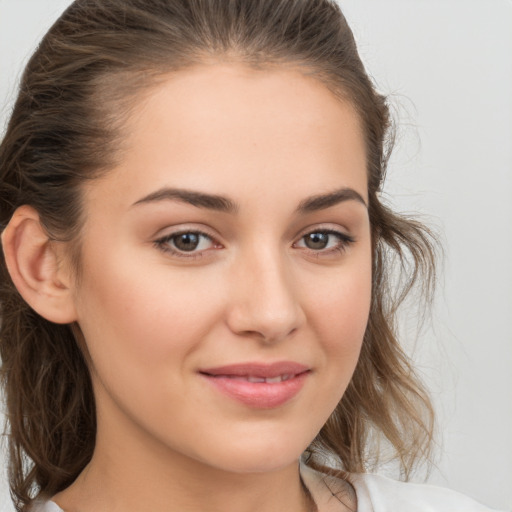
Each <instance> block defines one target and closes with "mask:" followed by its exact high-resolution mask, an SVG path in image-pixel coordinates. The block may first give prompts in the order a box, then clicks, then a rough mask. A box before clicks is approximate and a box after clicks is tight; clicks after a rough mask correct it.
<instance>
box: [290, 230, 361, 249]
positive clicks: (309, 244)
mask: <svg viewBox="0 0 512 512" xmlns="http://www.w3.org/2000/svg"><path fill="white" fill-rule="evenodd" d="M352 241H353V240H352V238H351V237H349V236H348V235H345V234H343V233H339V232H337V231H313V232H312V233H308V234H307V235H304V236H303V237H302V238H301V239H300V241H299V242H298V243H297V244H296V247H305V248H307V249H311V250H313V251H325V250H326V249H327V250H329V249H335V248H343V247H344V246H345V245H348V244H349V243H350V242H352Z"/></svg>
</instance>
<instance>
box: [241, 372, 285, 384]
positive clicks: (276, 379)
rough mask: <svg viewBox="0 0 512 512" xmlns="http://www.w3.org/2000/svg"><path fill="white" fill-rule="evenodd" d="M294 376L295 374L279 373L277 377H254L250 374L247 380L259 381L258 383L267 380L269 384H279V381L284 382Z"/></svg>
mask: <svg viewBox="0 0 512 512" xmlns="http://www.w3.org/2000/svg"><path fill="white" fill-rule="evenodd" d="M292 377H293V375H288V374H286V375H278V376H277V377H267V378H265V377H253V376H252V375H249V376H248V377H247V380H248V381H249V382H257V383H261V382H266V383H267V384H277V383H278V382H283V381H285V380H289V379H291V378H292Z"/></svg>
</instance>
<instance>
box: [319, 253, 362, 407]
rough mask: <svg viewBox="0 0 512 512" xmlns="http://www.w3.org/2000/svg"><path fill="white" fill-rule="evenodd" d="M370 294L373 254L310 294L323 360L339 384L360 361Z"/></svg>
mask: <svg viewBox="0 0 512 512" xmlns="http://www.w3.org/2000/svg"><path fill="white" fill-rule="evenodd" d="M371 294H372V285H371V257H370V256H369V255H366V254H365V257H364V258H361V259H359V260H357V262H356V264H355V265H347V266H346V267H344V268H340V269H338V270H337V272H336V274H335V275H333V276H332V279H330V280H329V281H326V282H324V287H323V288H322V289H318V290H316V291H315V292H314V293H312V294H310V298H309V303H310V304H311V309H310V315H309V316H310V319H311V322H310V323H311V328H312V329H313V330H314V332H315V334H316V337H317V339H318V340H320V343H321V344H322V347H323V355H324V358H325V361H324V364H325V366H326V368H328V369H329V372H330V378H331V379H332V382H335V383H337V384H336V385H337V386H338V385H339V384H340V383H341V384H342V386H341V387H343V388H344V386H346V385H347V384H348V381H349V380H350V378H351V376H352V373H353V371H354V369H355V366H356V364H357V361H358V358H359V353H360V350H361V346H362V342H363V338H364V333H365V331H366V326H367V323H368V316H369V311H370V303H371ZM340 381H342V382H340ZM340 398H341V397H340Z"/></svg>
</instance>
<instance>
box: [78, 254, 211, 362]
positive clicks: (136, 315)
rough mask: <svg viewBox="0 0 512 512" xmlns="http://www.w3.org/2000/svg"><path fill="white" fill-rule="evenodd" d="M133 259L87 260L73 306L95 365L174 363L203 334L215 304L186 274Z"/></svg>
mask: <svg viewBox="0 0 512 512" xmlns="http://www.w3.org/2000/svg"><path fill="white" fill-rule="evenodd" d="M132 263H135V262H130V260H129V259H128V258H126V257H125V258H111V259H110V260H109V259H106V258H103V259H101V261H100V260H98V259H95V260H93V261H89V262H88V268H87V269H86V271H87V276H88V277H87V282H84V284H83V285H82V287H81V289H80V291H79V296H78V307H77V309H78V312H79V324H80V327H81V328H82V332H83V334H84V336H85V339H86V343H87V346H88V349H89V352H90V354H91V358H92V360H93V362H94V364H95V366H98V365H99V366H103V367H110V368H112V367H113V366H116V367H122V368H126V369H128V368H131V370H134V369H135V368H137V371H140V369H144V368H146V369H149V368H152V371H153V370H154V369H155V368H157V367H158V363H162V362H164V361H167V362H168V361H172V362H173V365H174V366H176V365H177V361H180V360H182V357H181V356H183V355H184V354H186V353H187V352H190V351H193V350H194V348H195V347H196V346H197V345H199V344H200V342H201V340H202V339H204V338H205V337H206V334H207V333H208V331H209V328H210V327H211V323H212V322H214V319H215V318H216V317H217V316H218V311H217V306H216V304H217V302H216V301H215V300H214V298H213V297H211V298H210V297H209V295H211V294H212V292H209V291H208V288H207V289H205V290H204V292H203V293H198V289H197V286H196V284H197V283H195V282H196V279H194V280H193V282H192V281H191V279H190V277H189V275H188V274H187V273H176V272H174V273H171V272H169V271H168V269H167V271H166V270H165V268H164V269H163V270H162V269H161V270H158V267H156V266H155V267H151V266H150V265H142V264H140V262H139V263H138V264H132ZM155 268H156V269H157V270H155ZM198 297H200V300H198ZM121 361H122V364H121ZM122 371H124V370H122Z"/></svg>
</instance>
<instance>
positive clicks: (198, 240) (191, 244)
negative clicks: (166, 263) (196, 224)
mask: <svg viewBox="0 0 512 512" xmlns="http://www.w3.org/2000/svg"><path fill="white" fill-rule="evenodd" d="M157 244H158V245H159V246H160V247H162V248H167V250H172V251H178V252H194V251H204V250H206V249H209V248H210V247H211V246H212V245H213V240H212V239H211V238H210V237H209V236H208V235H206V234H205V233H201V232H199V231H185V232H183V233H173V234H172V235H169V236H166V237H165V238H161V239H160V240H157Z"/></svg>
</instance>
